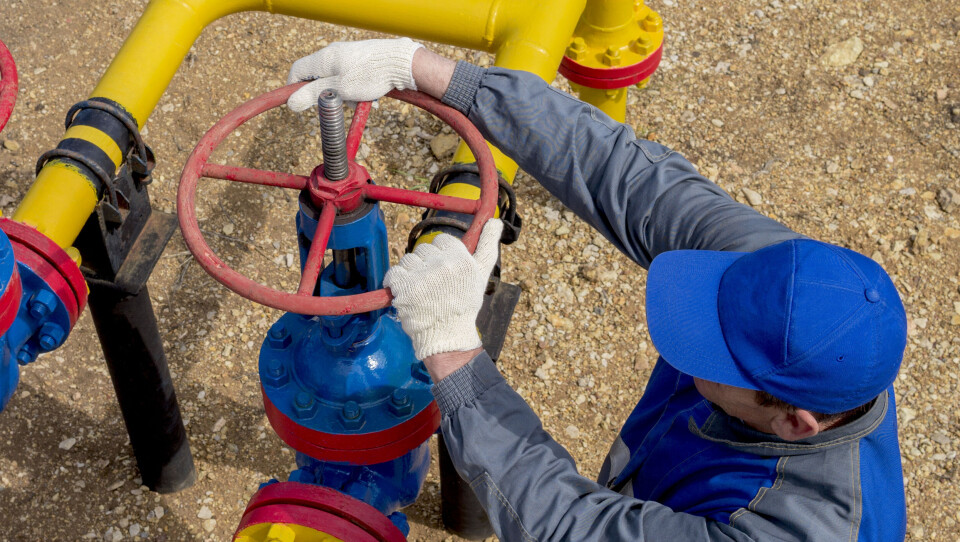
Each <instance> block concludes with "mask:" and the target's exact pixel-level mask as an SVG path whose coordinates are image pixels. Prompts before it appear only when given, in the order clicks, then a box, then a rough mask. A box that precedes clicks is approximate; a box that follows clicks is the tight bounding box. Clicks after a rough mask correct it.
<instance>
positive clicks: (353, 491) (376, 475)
mask: <svg viewBox="0 0 960 542" xmlns="http://www.w3.org/2000/svg"><path fill="white" fill-rule="evenodd" d="M297 466H298V467H299V468H298V469H297V470H295V471H293V472H291V473H290V477H289V480H290V481H291V482H300V483H304V484H317V485H323V486H326V487H330V488H333V489H336V490H338V491H340V492H342V493H345V494H347V495H349V496H351V497H353V498H355V499H358V500H361V501H363V502H365V503H367V504H369V505H370V506H373V507H374V508H376V509H377V510H379V511H380V512H381V513H383V515H385V516H387V517H388V518H390V521H392V522H393V524H394V525H396V526H397V528H399V529H400V530H401V531H403V534H404V535H407V534H408V533H409V532H410V526H409V525H408V524H407V517H406V516H405V515H404V514H403V513H401V512H400V511H399V510H400V509H401V508H404V507H405V506H409V505H411V504H413V502H414V501H416V500H417V495H419V494H420V488H421V486H423V481H424V480H425V479H426V478H427V471H428V470H430V446H429V443H427V442H424V443H423V444H421V445H420V446H418V447H416V448H414V449H413V450H410V451H409V452H408V453H407V454H405V455H403V456H401V457H398V458H397V459H394V460H393V461H387V462H385V463H377V464H375V465H348V464H346V463H334V462H329V461H317V460H316V459H313V458H312V457H310V456H308V455H306V454H302V453H297Z"/></svg>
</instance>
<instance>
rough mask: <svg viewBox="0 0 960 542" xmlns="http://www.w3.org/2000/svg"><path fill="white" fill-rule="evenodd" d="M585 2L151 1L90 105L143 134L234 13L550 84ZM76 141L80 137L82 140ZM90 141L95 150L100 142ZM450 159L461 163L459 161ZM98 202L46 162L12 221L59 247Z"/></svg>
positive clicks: (509, 171) (67, 172)
mask: <svg viewBox="0 0 960 542" xmlns="http://www.w3.org/2000/svg"><path fill="white" fill-rule="evenodd" d="M584 2H585V0H571V1H562V0H557V1H555V2H541V1H538V0H462V1H458V2H436V1H435V0H367V1H366V2H365V3H364V5H363V9H357V8H356V6H355V5H354V4H351V3H349V2H318V1H316V0H151V2H150V3H149V4H148V5H147V7H146V9H145V10H144V13H143V15H142V16H141V17H140V20H139V21H138V22H137V25H136V26H135V27H134V29H133V31H132V32H131V33H130V36H129V37H128V38H127V40H126V41H125V42H124V44H123V47H122V48H121V49H120V51H119V52H118V53H117V56H116V57H114V59H113V61H112V62H111V64H110V66H109V67H108V68H107V71H106V72H105V73H104V75H103V77H102V78H101V79H100V82H99V83H98V84H97V86H96V88H95V89H94V90H93V93H92V95H91V96H92V97H103V98H108V99H111V100H113V101H115V102H117V103H119V104H120V105H121V106H123V107H124V108H125V109H126V110H127V111H128V112H130V114H131V115H133V117H134V118H135V119H136V120H137V123H138V124H139V125H140V126H141V127H142V126H143V124H144V123H145V122H146V119H147V118H148V117H149V115H150V113H151V112H152V111H153V109H154V107H156V105H157V102H159V100H160V97H161V96H162V95H163V93H164V91H165V90H166V88H167V86H168V85H169V84H170V81H171V80H172V79H173V76H174V75H175V74H176V71H177V69H178V67H179V66H180V63H181V62H182V61H183V58H184V57H185V56H186V54H187V52H188V51H189V50H190V47H191V46H192V45H193V43H194V42H195V41H196V39H197V37H199V35H200V33H201V32H202V31H203V29H204V28H205V27H206V26H207V25H209V24H210V23H212V22H213V21H215V20H217V19H219V18H221V17H223V16H225V15H228V14H231V13H237V12H241V11H267V12H271V13H278V14H284V15H292V16H296V17H305V18H309V19H316V20H323V21H328V22H331V23H336V24H343V25H350V26H356V27H361V28H367V29H370V30H378V31H382V32H388V33H393V34H401V35H407V36H411V37H414V38H418V39H425V40H430V41H438V42H442V43H448V44H451V45H457V46H461V47H468V48H472V49H480V50H485V51H490V52H496V53H497V65H500V66H504V67H509V68H515V69H525V70H528V71H531V72H533V73H536V74H537V75H540V76H541V77H543V78H545V79H548V78H552V77H553V74H554V73H555V71H556V68H557V65H558V64H559V61H560V58H561V55H562V54H563V49H564V47H565V45H566V41H567V39H568V38H569V36H570V35H571V33H572V32H573V29H574V28H575V26H576V22H577V20H578V19H579V17H580V12H581V11H583V7H584ZM158 37H162V41H161V40H159V39H158ZM145 59H149V62H146V61H145ZM77 135H79V136H80V137H83V133H82V132H78V133H77ZM89 139H94V140H98V141H90V142H91V143H93V144H95V145H97V144H98V143H100V144H103V142H102V141H100V139H102V138H97V137H90V138H89ZM89 139H88V140H89ZM98 146H99V145H98ZM111 150H112V149H104V151H105V152H108V153H109V152H110V151H111ZM496 155H497V156H496V158H497V164H498V167H499V168H500V170H501V171H502V172H503V173H504V175H505V176H506V177H507V178H509V179H512V178H513V176H514V173H515V172H516V165H515V164H513V162H512V161H510V160H508V159H506V158H505V157H504V156H503V155H502V154H500V153H496ZM458 157H459V158H460V159H462V158H463V153H462V152H460V153H458ZM96 201H97V194H96V193H95V191H94V188H93V184H92V183H91V182H90V180H88V179H86V178H85V177H84V175H83V174H82V172H81V171H80V170H79V169H77V168H76V167H72V166H69V165H68V164H64V163H61V162H58V161H53V162H51V163H49V164H48V165H47V166H46V167H45V168H44V169H43V171H41V173H40V175H39V176H38V178H37V181H36V182H35V183H34V185H33V186H32V187H31V189H30V191H29V192H28V193H27V195H26V197H25V198H24V200H23V202H22V203H21V204H20V206H19V207H18V209H17V211H16V213H15V214H14V217H13V218H14V219H15V220H19V221H22V222H25V223H28V224H31V225H33V226H34V227H36V228H38V229H39V230H40V231H42V232H43V233H45V234H46V235H47V236H49V237H50V238H51V239H53V240H54V241H55V242H56V243H57V244H59V245H60V246H63V247H67V246H69V245H70V244H72V243H73V241H74V240H75V239H76V236H77V235H78V234H79V233H80V229H81V228H82V227H83V225H84V223H85V222H86V220H87V218H88V217H89V216H90V214H91V213H92V212H93V211H94V208H95V206H96Z"/></svg>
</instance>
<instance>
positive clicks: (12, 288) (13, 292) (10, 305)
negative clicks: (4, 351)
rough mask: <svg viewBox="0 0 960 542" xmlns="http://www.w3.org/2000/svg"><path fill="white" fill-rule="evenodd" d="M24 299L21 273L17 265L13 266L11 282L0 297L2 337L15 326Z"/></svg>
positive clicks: (0, 329)
mask: <svg viewBox="0 0 960 542" xmlns="http://www.w3.org/2000/svg"><path fill="white" fill-rule="evenodd" d="M14 257H16V254H14ZM22 297H23V285H22V284H20V273H19V272H17V264H13V273H12V274H11V275H10V282H8V283H7V289H6V290H4V292H3V295H2V296H0V335H3V334H4V333H6V332H7V330H8V329H10V326H12V325H13V322H14V320H16V319H17V313H19V312H20V299H21V298H22Z"/></svg>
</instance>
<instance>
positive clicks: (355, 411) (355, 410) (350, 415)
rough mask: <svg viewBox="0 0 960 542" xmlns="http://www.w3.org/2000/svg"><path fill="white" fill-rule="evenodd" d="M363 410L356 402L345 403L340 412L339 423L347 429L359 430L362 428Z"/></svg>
mask: <svg viewBox="0 0 960 542" xmlns="http://www.w3.org/2000/svg"><path fill="white" fill-rule="evenodd" d="M363 419H364V415H363V409H362V408H360V405H359V404H357V402H356V401H347V402H346V403H344V404H343V409H342V410H340V421H342V422H343V426H344V427H346V428H347V429H360V427H362V426H363Z"/></svg>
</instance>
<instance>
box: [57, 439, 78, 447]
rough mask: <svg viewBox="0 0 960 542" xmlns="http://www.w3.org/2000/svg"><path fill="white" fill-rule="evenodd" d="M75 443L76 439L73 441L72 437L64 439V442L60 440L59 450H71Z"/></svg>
mask: <svg viewBox="0 0 960 542" xmlns="http://www.w3.org/2000/svg"><path fill="white" fill-rule="evenodd" d="M76 443H77V439H75V438H73V437H70V438H68V439H64V440H62V441H61V442H60V449H61V450H69V449H70V448H73V445H74V444H76Z"/></svg>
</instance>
